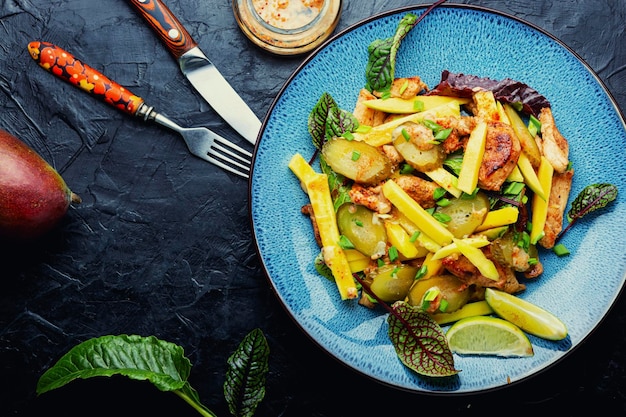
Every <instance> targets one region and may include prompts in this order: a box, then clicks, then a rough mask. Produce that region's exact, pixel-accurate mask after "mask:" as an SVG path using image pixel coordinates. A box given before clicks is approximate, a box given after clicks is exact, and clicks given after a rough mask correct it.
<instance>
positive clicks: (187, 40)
mask: <svg viewBox="0 0 626 417" xmlns="http://www.w3.org/2000/svg"><path fill="white" fill-rule="evenodd" d="M130 3H131V4H132V5H133V6H134V7H135V9H136V10H137V11H138V12H139V14H140V15H141V16H142V17H143V18H144V19H145V20H146V21H147V22H148V24H149V25H150V27H152V29H153V30H154V31H155V32H156V34H157V35H158V37H159V38H160V39H161V41H163V43H164V44H165V47H166V48H167V49H168V51H169V52H170V53H171V54H172V55H173V56H174V58H176V60H177V61H178V64H179V66H180V69H181V71H182V72H183V74H184V75H185V76H186V77H187V79H188V80H189V82H190V83H191V85H192V86H193V87H194V88H195V89H196V90H197V91H198V93H200V95H201V96H202V97H203V98H204V99H205V100H206V101H207V102H208V103H209V104H210V105H211V107H212V108H213V109H214V110H215V111H216V112H217V113H218V114H219V115H220V116H221V117H222V118H223V119H224V120H225V121H226V122H227V123H228V124H229V125H230V126H231V127H232V128H233V129H235V130H236V131H237V132H238V133H239V134H240V135H241V136H243V137H244V138H245V139H246V140H247V141H248V142H250V143H252V144H255V143H256V139H257V136H258V135H259V131H260V130H261V121H260V120H259V118H258V117H257V116H256V115H255V114H254V112H253V111H252V110H251V109H250V107H249V106H248V105H247V104H246V102H245V101H243V99H242V98H241V97H240V96H239V94H237V92H236V91H235V90H234V89H233V87H232V86H231V85H230V84H229V83H228V81H227V80H226V79H225V78H224V77H223V76H222V74H220V72H219V71H218V69H217V68H216V67H215V65H213V63H212V62H211V61H210V60H209V59H208V58H207V57H206V55H205V54H204V53H203V52H202V51H201V50H200V48H199V47H198V44H197V43H196V41H195V40H194V39H193V38H192V36H191V35H190V34H189V32H188V31H187V30H186V29H185V27H184V26H183V25H182V24H181V23H180V21H179V20H178V18H176V16H174V14H173V13H172V12H171V11H170V9H168V7H167V6H166V5H165V4H164V3H163V2H162V1H161V0H131V1H130Z"/></svg>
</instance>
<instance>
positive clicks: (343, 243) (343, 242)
mask: <svg viewBox="0 0 626 417" xmlns="http://www.w3.org/2000/svg"><path fill="white" fill-rule="evenodd" d="M339 247H340V248H341V249H354V244H353V243H352V242H350V239H348V238H347V237H346V236H344V235H341V236H339Z"/></svg>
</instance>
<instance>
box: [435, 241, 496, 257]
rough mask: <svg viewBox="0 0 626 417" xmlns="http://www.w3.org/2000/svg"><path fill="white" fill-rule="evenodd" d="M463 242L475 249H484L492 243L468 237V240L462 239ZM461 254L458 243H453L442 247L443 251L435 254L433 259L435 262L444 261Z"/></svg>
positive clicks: (440, 250)
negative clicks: (447, 257)
mask: <svg viewBox="0 0 626 417" xmlns="http://www.w3.org/2000/svg"><path fill="white" fill-rule="evenodd" d="M461 240H463V242H465V243H467V244H468V245H470V246H473V247H475V248H482V247H483V246H487V245H489V244H490V243H491V242H489V240H487V238H486V237H468V238H465V239H461ZM459 252H461V250H460V249H459V247H458V246H457V244H456V242H452V243H450V244H449V245H446V246H444V247H442V248H441V249H439V250H438V251H437V252H435V253H434V255H433V257H432V259H434V260H437V259H443V258H445V257H446V256H450V255H452V254H453V253H459Z"/></svg>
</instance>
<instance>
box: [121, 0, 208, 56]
mask: <svg viewBox="0 0 626 417" xmlns="http://www.w3.org/2000/svg"><path fill="white" fill-rule="evenodd" d="M130 3H131V4H132V5H133V6H134V7H135V9H137V11H138V12H139V14H140V15H141V16H142V17H143V18H144V19H146V21H147V22H148V24H149V25H150V26H151V27H152V29H154V31H155V32H156V34H157V35H158V37H159V38H160V39H161V40H162V41H163V43H165V46H166V47H167V49H168V50H169V51H170V53H171V54H172V55H174V57H175V58H176V59H178V58H180V57H181V56H182V55H183V54H184V53H185V52H187V51H189V50H190V49H192V48H195V47H196V46H198V44H197V43H196V41H194V40H193V38H192V37H191V35H190V34H189V32H187V29H185V27H184V26H183V25H182V24H181V23H180V21H179V20H178V19H177V18H176V16H174V14H173V13H172V12H171V11H170V9H168V8H167V6H166V5H165V4H163V2H162V1H161V0H130Z"/></svg>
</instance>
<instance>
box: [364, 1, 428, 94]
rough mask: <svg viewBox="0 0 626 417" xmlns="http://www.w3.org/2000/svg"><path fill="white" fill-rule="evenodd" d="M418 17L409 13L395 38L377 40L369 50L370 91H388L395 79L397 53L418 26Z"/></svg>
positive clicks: (366, 74)
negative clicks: (412, 30) (409, 34)
mask: <svg viewBox="0 0 626 417" xmlns="http://www.w3.org/2000/svg"><path fill="white" fill-rule="evenodd" d="M417 22H418V20H417V16H416V15H414V14H413V13H407V14H406V15H405V16H404V17H403V18H402V20H401V21H400V23H399V24H398V28H397V29H396V33H395V35H394V36H393V37H390V38H386V39H376V40H375V41H373V42H372V43H370V45H369V47H368V48H367V52H368V54H369V60H368V62H367V66H366V67H365V78H366V81H367V83H366V88H367V89H368V90H370V91H388V90H389V89H390V87H391V83H392V82H393V79H394V77H395V67H396V53H397V52H398V48H400V43H401V41H402V39H403V38H404V37H405V36H406V35H407V34H408V33H409V32H410V31H411V29H413V27H415V25H416V24H417Z"/></svg>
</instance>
